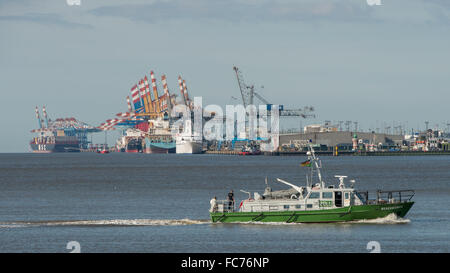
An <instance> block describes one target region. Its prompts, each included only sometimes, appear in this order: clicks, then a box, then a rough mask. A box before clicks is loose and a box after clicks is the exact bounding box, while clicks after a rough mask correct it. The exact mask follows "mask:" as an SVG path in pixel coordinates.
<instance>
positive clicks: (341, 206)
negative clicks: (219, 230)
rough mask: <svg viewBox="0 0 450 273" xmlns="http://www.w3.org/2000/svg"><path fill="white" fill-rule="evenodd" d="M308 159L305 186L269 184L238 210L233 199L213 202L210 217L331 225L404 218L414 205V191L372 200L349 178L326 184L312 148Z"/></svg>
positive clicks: (380, 194) (214, 219)
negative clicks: (276, 188) (347, 181)
mask: <svg viewBox="0 0 450 273" xmlns="http://www.w3.org/2000/svg"><path fill="white" fill-rule="evenodd" d="M307 155H308V160H306V161H305V162H303V163H302V164H301V165H302V166H305V167H309V168H310V173H309V174H308V175H307V177H306V187H300V186H297V185H294V184H292V183H290V182H287V181H284V180H282V179H279V178H277V181H278V182H280V183H283V184H286V185H288V186H290V187H291V188H290V189H288V190H279V191H272V189H271V188H270V187H269V186H268V184H267V178H266V189H265V191H264V194H263V195H260V194H259V193H257V192H255V193H254V196H253V198H252V197H251V193H250V192H246V191H243V190H241V191H242V192H245V193H247V194H248V199H246V200H242V201H241V202H240V204H239V207H238V208H236V206H235V204H234V200H219V201H216V200H215V199H213V200H211V209H210V217H211V221H212V222H213V223H216V222H225V223H228V222H285V223H330V222H347V221H355V220H365V219H375V218H382V217H385V216H387V215H389V214H392V213H393V214H395V215H397V216H399V217H404V216H405V215H406V214H407V213H408V211H409V210H410V209H411V207H412V206H413V204H414V202H413V201H411V199H412V197H413V196H414V191H413V190H398V191H381V190H378V191H377V192H376V199H369V192H368V191H356V190H355V189H354V184H355V180H350V182H351V186H350V187H347V186H346V185H345V182H344V180H345V178H347V176H343V175H336V176H335V177H337V178H338V179H339V184H338V185H337V186H335V185H328V186H327V185H326V184H325V181H323V179H322V175H321V173H320V169H321V167H322V164H321V161H320V160H319V158H318V157H316V155H315V153H314V149H313V148H312V146H311V145H310V146H309V151H308V152H307Z"/></svg>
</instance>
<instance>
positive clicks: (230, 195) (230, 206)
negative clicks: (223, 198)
mask: <svg viewBox="0 0 450 273" xmlns="http://www.w3.org/2000/svg"><path fill="white" fill-rule="evenodd" d="M227 199H228V211H234V193H233V190H231V191H230V192H229V193H228V196H227Z"/></svg>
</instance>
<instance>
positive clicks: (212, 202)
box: [209, 196, 217, 212]
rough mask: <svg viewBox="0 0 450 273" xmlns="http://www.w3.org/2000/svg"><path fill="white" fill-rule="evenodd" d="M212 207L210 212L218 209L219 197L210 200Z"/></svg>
mask: <svg viewBox="0 0 450 273" xmlns="http://www.w3.org/2000/svg"><path fill="white" fill-rule="evenodd" d="M210 204H211V208H210V209H209V211H210V212H216V211H217V198H216V197H215V196H214V198H213V199H211V201H210Z"/></svg>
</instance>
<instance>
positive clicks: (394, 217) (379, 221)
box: [353, 213, 411, 224]
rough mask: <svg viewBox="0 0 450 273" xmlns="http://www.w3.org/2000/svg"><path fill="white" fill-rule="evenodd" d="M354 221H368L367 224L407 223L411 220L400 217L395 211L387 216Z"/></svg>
mask: <svg viewBox="0 0 450 273" xmlns="http://www.w3.org/2000/svg"><path fill="white" fill-rule="evenodd" d="M353 222H354V223H367V224H407V223H409V222H411V220H409V219H405V218H401V217H398V216H397V215H396V214H395V213H391V214H389V215H387V216H386V217H382V218H376V219H368V220H357V221H353Z"/></svg>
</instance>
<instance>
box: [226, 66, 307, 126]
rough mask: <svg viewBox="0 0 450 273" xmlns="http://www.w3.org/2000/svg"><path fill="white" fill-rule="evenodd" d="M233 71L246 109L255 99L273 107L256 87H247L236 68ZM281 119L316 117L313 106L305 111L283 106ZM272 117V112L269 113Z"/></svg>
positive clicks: (304, 109) (305, 108) (281, 107)
mask: <svg viewBox="0 0 450 273" xmlns="http://www.w3.org/2000/svg"><path fill="white" fill-rule="evenodd" d="M233 70H234V71H235V72H236V78H237V81H238V85H239V90H240V91H241V96H242V102H243V104H244V107H247V106H248V105H252V104H253V101H254V97H256V98H257V99H258V100H260V101H261V102H262V103H264V104H266V105H272V103H270V102H269V101H267V100H266V99H265V98H264V97H263V96H261V95H260V94H258V93H257V92H256V91H255V86H254V85H246V84H245V82H244V77H243V76H242V72H241V71H240V70H239V68H237V67H236V66H234V67H233ZM279 111H280V116H281V117H302V118H311V117H315V115H314V114H311V112H313V111H314V108H313V107H311V106H305V107H304V108H303V109H301V108H300V109H284V107H283V106H282V105H280V108H279ZM269 115H270V112H269Z"/></svg>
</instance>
